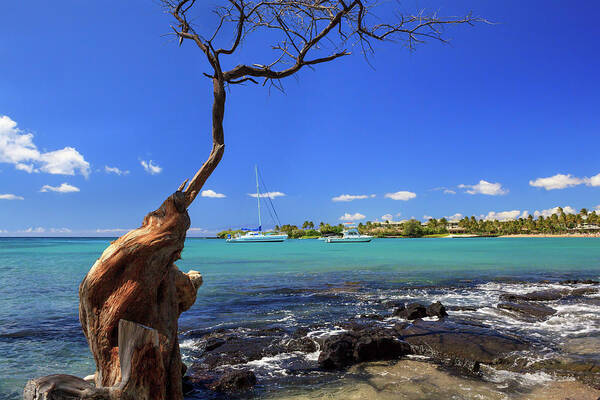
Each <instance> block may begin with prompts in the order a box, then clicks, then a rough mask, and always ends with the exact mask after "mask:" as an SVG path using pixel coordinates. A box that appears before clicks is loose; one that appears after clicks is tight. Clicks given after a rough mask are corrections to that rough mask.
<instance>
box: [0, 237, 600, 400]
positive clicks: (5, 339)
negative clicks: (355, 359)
mask: <svg viewBox="0 0 600 400" xmlns="http://www.w3.org/2000/svg"><path fill="white" fill-rule="evenodd" d="M109 241H110V239H98V238H93V239H60V238H59V239H57V238H48V239H39V238H26V239H24V238H18V239H10V238H2V239H0V282H1V285H0V399H13V398H14V399H16V398H20V393H21V390H22V387H23V385H24V383H25V382H26V380H27V379H29V378H31V377H35V376H41V375H47V374H50V373H57V372H61V373H69V374H74V375H79V376H84V375H88V374H90V373H92V372H93V370H94V364H93V361H92V359H91V356H90V354H89V350H88V348H87V344H86V341H85V338H84V337H83V334H82V332H81V328H80V325H79V322H78V317H77V309H78V294H77V290H78V285H79V283H80V282H81V280H82V279H83V277H84V276H85V274H86V272H87V271H88V270H89V268H90V266H91V265H92V264H93V262H94V261H95V259H96V258H98V257H99V255H100V254H101V252H102V251H103V249H104V248H105V247H106V246H107V245H108V243H109ZM178 265H179V267H180V268H181V269H182V270H183V271H188V270H190V269H196V270H199V271H200V272H201V273H202V274H203V276H204V285H203V286H202V287H201V289H200V290H199V292H198V298H197V300H196V304H195V305H194V306H193V307H192V308H191V309H190V310H189V311H188V312H186V313H184V314H183V315H182V317H181V319H180V329H181V334H182V337H181V342H182V349H183V352H184V358H185V359H186V360H187V362H188V363H189V362H190V361H194V358H195V354H194V351H193V350H194V340H196V339H194V337H197V336H198V335H197V333H198V332H204V331H210V330H212V329H215V328H237V327H242V328H244V329H248V330H252V329H259V328H268V327H280V328H283V329H290V330H291V329H294V328H295V327H297V326H309V325H314V324H317V325H319V324H320V325H322V326H323V329H325V330H333V329H336V328H335V324H336V322H337V321H343V320H344V319H347V318H351V317H353V316H355V315H357V314H361V313H370V312H382V311H383V308H382V303H383V302H384V301H386V300H425V301H436V300H440V301H442V303H444V304H446V305H456V306H458V305H463V306H465V305H478V306H480V305H486V307H484V308H480V309H479V310H477V311H461V312H455V313H458V314H460V315H461V317H463V316H464V317H466V318H469V319H473V320H478V321H484V322H487V323H493V324H495V325H498V326H501V327H502V328H503V329H506V330H509V331H513V332H518V333H520V334H523V335H528V336H530V337H534V338H535V337H539V338H540V339H543V340H544V341H545V344H547V345H548V351H549V352H551V351H556V350H557V349H558V348H560V349H569V347H568V346H569V343H571V349H573V348H575V347H573V346H575V344H573V342H569V341H572V340H574V339H577V338H583V337H592V338H594V337H597V336H598V335H600V298H598V297H597V296H594V295H590V296H587V297H586V303H585V304H581V303H573V304H571V303H569V302H568V301H556V302H554V303H552V304H551V306H553V307H555V308H556V309H557V310H559V312H558V313H557V315H555V316H553V317H551V318H550V319H548V320H547V321H545V322H540V323H535V324H525V323H523V322H522V321H520V320H518V318H515V316H514V315H512V314H511V313H509V312H504V311H501V310H498V309H496V308H495V305H496V304H497V302H498V298H499V294H500V293H502V292H515V293H519V292H527V291H532V290H535V289H537V288H548V287H552V284H543V285H539V284H524V283H521V282H522V281H526V282H535V281H539V280H542V279H549V280H551V281H556V282H558V281H561V280H565V279H598V278H599V277H600V239H594V238H513V239H511V238H497V239H496V238H485V239H445V238H444V239H378V240H374V241H373V242H371V243H368V244H327V243H323V242H321V241H316V240H291V241H288V242H285V243H271V244H227V243H225V242H224V241H220V240H203V239H190V240H188V241H187V243H186V248H185V251H184V253H183V260H181V261H179V262H178ZM452 314H453V313H452V312H451V315H452ZM581 342H582V341H581V340H580V343H576V345H578V346H579V347H581V346H585V342H584V343H583V344H582V343H581ZM588 347H589V343H588ZM293 356H294V355H291V356H290V357H293ZM262 361H263V362H262V363H258V361H257V362H256V363H257V365H254V366H251V367H253V368H255V369H256V370H257V371H256V372H257V375H258V376H259V381H260V379H261V377H268V376H271V377H272V376H279V375H281V371H282V370H283V371H285V367H282V365H284V366H285V365H286V363H287V365H289V364H290V363H291V362H290V361H289V360H287V361H286V360H283V359H282V360H279V359H277V360H262ZM267 361H269V362H267ZM307 362H310V360H308V361H307ZM259 364H260V365H259ZM278 371H279V372H278ZM278 374H279V375H278ZM283 386H285V384H284V385H283ZM270 393H271V392H270V391H268V390H266V389H264V390H263V391H259V393H258V395H260V396H263V395H265V396H266V395H271V394H270Z"/></svg>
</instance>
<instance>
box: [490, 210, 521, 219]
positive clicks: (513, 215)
mask: <svg viewBox="0 0 600 400" xmlns="http://www.w3.org/2000/svg"><path fill="white" fill-rule="evenodd" d="M523 213H527V211H523ZM522 215H523V214H522V213H521V211H520V210H512V211H500V212H495V211H490V212H489V213H488V214H487V215H482V216H481V218H483V219H484V220H486V221H496V220H497V221H503V222H504V221H513V220H515V219H517V218H519V217H520V216H522Z"/></svg>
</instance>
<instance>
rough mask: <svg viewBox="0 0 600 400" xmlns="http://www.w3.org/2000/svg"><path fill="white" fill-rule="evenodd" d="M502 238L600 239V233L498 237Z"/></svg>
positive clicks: (524, 234)
mask: <svg viewBox="0 0 600 400" xmlns="http://www.w3.org/2000/svg"><path fill="white" fill-rule="evenodd" d="M498 237H501V238H516V237H523V238H530V237H543V238H600V233H557V234H550V233H540V234H532V233H521V234H518V235H501V236H498Z"/></svg>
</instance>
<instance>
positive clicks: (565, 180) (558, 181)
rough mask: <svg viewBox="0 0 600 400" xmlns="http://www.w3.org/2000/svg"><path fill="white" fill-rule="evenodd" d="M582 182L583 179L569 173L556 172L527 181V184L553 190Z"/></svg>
mask: <svg viewBox="0 0 600 400" xmlns="http://www.w3.org/2000/svg"><path fill="white" fill-rule="evenodd" d="M584 182H585V180H584V179H580V178H577V177H575V176H572V175H571V174H567V175H565V174H556V175H554V176H549V177H547V178H537V179H536V180H532V181H529V185H531V186H534V187H541V188H544V189H546V190H554V189H564V188H568V187H573V186H577V185H581V184H582V183H584Z"/></svg>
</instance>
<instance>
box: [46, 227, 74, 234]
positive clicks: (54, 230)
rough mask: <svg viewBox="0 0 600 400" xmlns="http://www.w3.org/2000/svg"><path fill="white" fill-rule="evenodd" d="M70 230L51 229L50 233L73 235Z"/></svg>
mask: <svg viewBox="0 0 600 400" xmlns="http://www.w3.org/2000/svg"><path fill="white" fill-rule="evenodd" d="M71 232H72V231H71V230H70V229H69V228H50V233H71Z"/></svg>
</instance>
